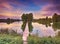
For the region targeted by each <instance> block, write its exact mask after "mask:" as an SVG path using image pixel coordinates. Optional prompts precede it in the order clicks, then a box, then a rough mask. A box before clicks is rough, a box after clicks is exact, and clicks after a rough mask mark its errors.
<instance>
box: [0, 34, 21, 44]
mask: <svg viewBox="0 0 60 44" xmlns="http://www.w3.org/2000/svg"><path fill="white" fill-rule="evenodd" d="M0 44H22V37H21V36H19V35H11V34H0Z"/></svg>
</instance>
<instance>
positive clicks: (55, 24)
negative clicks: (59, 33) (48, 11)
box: [52, 22, 60, 30]
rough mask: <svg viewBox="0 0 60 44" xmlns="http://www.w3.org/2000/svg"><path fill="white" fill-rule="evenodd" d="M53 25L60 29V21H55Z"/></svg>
mask: <svg viewBox="0 0 60 44" xmlns="http://www.w3.org/2000/svg"><path fill="white" fill-rule="evenodd" d="M52 27H53V28H54V29H55V30H56V29H60V22H54V23H53V25H52Z"/></svg>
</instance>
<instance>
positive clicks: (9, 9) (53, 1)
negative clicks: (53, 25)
mask: <svg viewBox="0 0 60 44" xmlns="http://www.w3.org/2000/svg"><path fill="white" fill-rule="evenodd" d="M23 13H33V16H34V18H36V19H38V18H43V17H45V16H52V15H53V14H54V13H57V14H60V0H0V18H14V19H15V18H16V19H20V18H21V15H22V14H23Z"/></svg>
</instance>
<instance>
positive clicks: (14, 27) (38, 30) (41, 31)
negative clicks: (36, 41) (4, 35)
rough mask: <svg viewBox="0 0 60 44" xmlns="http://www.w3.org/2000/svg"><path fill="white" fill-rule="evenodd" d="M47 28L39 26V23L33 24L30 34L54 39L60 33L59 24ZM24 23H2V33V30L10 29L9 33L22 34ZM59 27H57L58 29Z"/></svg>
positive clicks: (0, 27)
mask: <svg viewBox="0 0 60 44" xmlns="http://www.w3.org/2000/svg"><path fill="white" fill-rule="evenodd" d="M51 24H52V25H50V26H47V27H46V25H45V24H39V23H32V26H33V30H32V32H31V33H30V34H31V35H32V36H36V35H37V36H39V37H49V36H51V37H54V36H56V35H58V32H60V28H59V24H57V25H56V24H53V23H51ZM21 25H22V22H14V23H11V24H9V25H8V24H6V23H0V33H1V30H2V29H3V30H4V29H8V31H9V33H11V32H12V31H15V32H16V33H17V34H22V33H23V31H22V29H21ZM56 26H57V27H56Z"/></svg>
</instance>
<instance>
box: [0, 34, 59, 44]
mask: <svg viewBox="0 0 60 44" xmlns="http://www.w3.org/2000/svg"><path fill="white" fill-rule="evenodd" d="M0 44H23V42H22V36H19V35H11V34H0ZM28 44H60V37H54V38H51V37H49V38H46V37H43V38H39V37H35V36H29V37H28Z"/></svg>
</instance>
